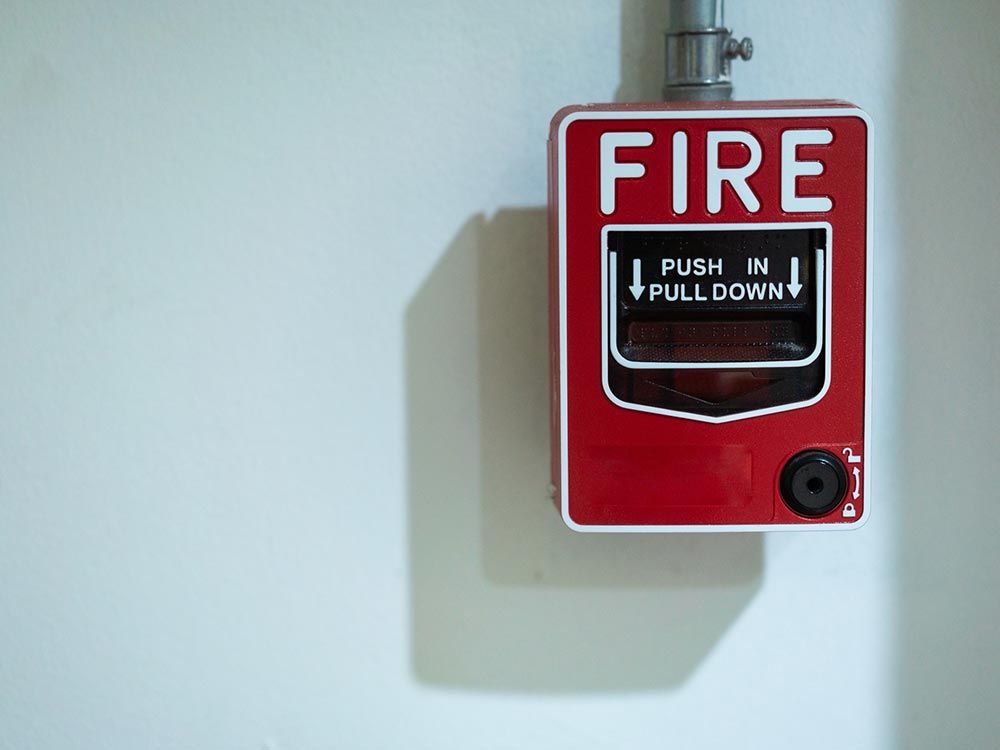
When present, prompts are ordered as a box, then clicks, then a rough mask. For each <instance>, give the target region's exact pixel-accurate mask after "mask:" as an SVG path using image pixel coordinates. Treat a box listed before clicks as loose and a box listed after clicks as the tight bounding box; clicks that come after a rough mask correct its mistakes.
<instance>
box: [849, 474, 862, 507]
mask: <svg viewBox="0 0 1000 750" xmlns="http://www.w3.org/2000/svg"><path fill="white" fill-rule="evenodd" d="M851 497H853V498H854V499H855V500H857V499H858V498H859V497H861V469H859V468H858V467H857V466H855V467H854V492H852V493H851Z"/></svg>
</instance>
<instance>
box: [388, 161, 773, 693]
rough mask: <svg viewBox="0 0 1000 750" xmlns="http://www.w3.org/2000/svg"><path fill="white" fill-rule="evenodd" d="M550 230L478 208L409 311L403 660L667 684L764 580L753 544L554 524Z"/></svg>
mask: <svg viewBox="0 0 1000 750" xmlns="http://www.w3.org/2000/svg"><path fill="white" fill-rule="evenodd" d="M540 158H541V157H540ZM546 233H547V230H546V212H545V211H544V210H542V209H525V210H507V211H501V212H500V213H498V214H497V215H496V216H495V217H494V218H493V219H492V220H486V219H485V218H484V217H482V216H475V217H473V218H472V219H470V220H469V221H468V222H467V223H466V225H465V226H464V227H462V229H461V231H460V232H459V233H458V236H457V237H456V238H455V240H454V241H453V242H452V243H451V245H450V246H449V247H448V248H447V249H446V250H445V251H444V255H443V256H442V258H441V260H440V261H439V262H438V264H437V265H436V267H435V268H434V269H433V271H432V272H431V274H430V276H429V277H428V279H427V280H426V282H425V283H424V284H423V285H422V286H421V288H420V289H419V290H418V292H417V294H416V295H415V296H414V298H413V299H412V301H411V302H410V304H409V306H408V308H407V313H406V369H407V394H406V398H407V419H408V434H407V440H408V452H409V455H408V458H409V499H410V508H409V510H410V517H409V531H410V540H409V542H410V571H411V590H410V595H411V607H412V611H411V616H412V620H411V626H412V632H411V636H412V644H411V645H412V650H411V654H412V660H413V661H412V665H413V669H414V672H415V674H416V676H417V678H418V679H419V680H421V681H423V682H427V683H431V684H437V685H442V686H461V687H468V688H478V689H484V690H509V691H613V690H621V691H624V690H636V689H653V688H667V687H671V686H674V685H677V684H679V683H681V682H682V681H683V680H684V679H685V678H686V677H687V676H688V675H689V674H690V673H691V672H692V670H693V669H694V668H695V667H696V666H697V665H698V663H699V662H700V661H701V660H702V659H703V658H704V657H705V655H706V654H707V653H708V652H709V651H710V650H711V648H712V646H713V645H714V644H715V643H716V642H717V641H718V639H719V637H720V636H721V635H722V634H723V633H724V632H725V630H726V629H727V628H728V627H729V625H730V624H731V623H732V622H733V621H734V620H735V619H736V618H737V617H738V616H739V614H740V612H741V611H742V610H743V609H744V607H746V605H747V603H748V602H749V601H750V599H751V598H752V597H753V595H754V593H755V592H756V590H757V589H758V587H759V581H760V576H761V569H762V541H761V538H760V536H758V535H676V536H656V535H650V536H634V535H581V534H576V533H574V532H571V531H569V530H568V529H567V528H565V526H564V525H563V523H562V520H561V519H560V518H559V515H558V513H557V512H556V510H555V508H554V507H553V505H552V503H551V501H550V500H549V499H548V497H547V494H546V489H547V486H548V483H549V476H548V474H549V437H548V429H549V428H548V409H549V399H548V356H547V351H548V326H547V305H548V301H547V298H548V292H547V277H548V267H547V260H546V257H547V240H546Z"/></svg>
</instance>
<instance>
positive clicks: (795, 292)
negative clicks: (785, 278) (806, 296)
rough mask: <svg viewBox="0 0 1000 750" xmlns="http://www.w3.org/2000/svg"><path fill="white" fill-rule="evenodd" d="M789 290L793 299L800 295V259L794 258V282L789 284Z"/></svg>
mask: <svg viewBox="0 0 1000 750" xmlns="http://www.w3.org/2000/svg"><path fill="white" fill-rule="evenodd" d="M788 291H789V292H791V294H792V299H795V298H796V297H798V296H799V292H801V291H802V285H801V284H800V283H799V259H798V258H792V283H791V284H788Z"/></svg>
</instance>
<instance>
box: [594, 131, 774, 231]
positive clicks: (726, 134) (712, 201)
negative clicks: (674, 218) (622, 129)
mask: <svg viewBox="0 0 1000 750" xmlns="http://www.w3.org/2000/svg"><path fill="white" fill-rule="evenodd" d="M602 138H603V136H602ZM723 143H742V144H743V145H744V146H746V147H747V149H749V151H750V160H749V161H748V162H747V163H746V164H744V165H743V166H742V167H727V168H723V167H720V166H719V147H720V146H721V145H722V144H723ZM761 158H762V153H761V148H760V142H759V141H758V140H757V139H756V138H754V137H753V136H752V135H750V133H746V132H744V131H742V130H718V131H710V132H709V134H708V174H707V182H708V196H707V200H708V212H709V213H710V214H717V213H719V212H720V211H721V210H722V183H723V182H728V183H729V184H730V185H732V187H733V190H734V191H736V195H737V196H738V197H739V199H740V201H741V202H742V203H743V205H744V206H745V207H746V209H747V211H749V212H750V213H752V214H755V213H757V212H758V211H759V210H760V200H759V199H758V198H757V196H756V195H755V194H754V192H753V190H751V189H750V185H748V184H747V180H748V179H749V178H750V176H751V175H753V173H754V172H756V171H757V169H758V168H759V167H760V162H761Z"/></svg>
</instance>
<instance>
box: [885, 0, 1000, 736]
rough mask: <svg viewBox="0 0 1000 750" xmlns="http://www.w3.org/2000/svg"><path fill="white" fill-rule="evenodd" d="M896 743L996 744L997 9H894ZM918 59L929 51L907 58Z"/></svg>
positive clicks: (985, 4)
mask: <svg viewBox="0 0 1000 750" xmlns="http://www.w3.org/2000/svg"><path fill="white" fill-rule="evenodd" d="M898 14H899V18H900V29H899V35H898V40H899V42H898V44H899V47H898V54H899V60H898V64H897V70H898V71H899V73H898V76H899V79H898V86H897V89H896V90H897V92H898V98H897V101H896V120H897V122H898V123H899V129H898V131H897V132H898V134H899V139H898V141H897V142H896V143H895V144H892V151H893V153H892V154H891V158H893V159H894V161H895V163H896V164H897V165H898V169H899V173H898V175H897V179H896V184H897V185H898V186H899V187H900V190H901V191H902V192H901V195H900V198H899V205H900V206H901V214H900V216H899V223H900V228H901V232H902V234H901V238H902V244H901V248H902V252H901V253H900V260H901V263H902V269H901V270H902V272H903V274H904V278H903V282H902V285H901V288H902V290H903V291H902V293H901V295H900V298H901V300H902V305H903V310H902V314H901V315H900V320H901V321H902V322H903V342H902V347H901V351H902V353H903V359H902V361H901V363H900V368H899V369H900V372H901V375H902V381H903V382H902V386H903V387H902V391H901V404H902V408H900V409H899V413H900V414H901V415H902V425H901V428H900V430H899V433H898V434H899V435H900V436H901V440H902V456H901V461H900V462H899V465H900V466H902V467H904V468H905V469H906V471H905V472H902V476H900V477H899V480H900V492H899V496H900V498H901V499H902V502H903V503H904V507H903V508H902V509H901V511H902V512H901V513H900V514H899V518H900V547H899V549H900V556H901V559H900V565H899V576H900V591H899V613H898V616H897V619H898V623H899V631H900V632H899V649H900V653H899V660H898V663H899V666H900V673H899V677H898V680H899V681H898V687H897V690H898V694H899V700H900V705H899V712H898V717H899V723H900V726H899V733H898V734H899V740H898V746H899V747H901V748H934V749H935V750H937V749H938V748H944V747H963V748H966V747H967V748H985V747H996V746H997V742H998V740H997V737H998V735H1000V712H998V711H997V707H998V706H1000V663H998V661H1000V625H998V621H1000V543H998V539H1000V485H998V484H997V478H996V474H997V467H998V465H1000V464H998V459H997V443H998V441H997V437H996V435H997V432H996V429H997V418H998V416H1000V388H998V376H997V373H998V372H1000V345H998V338H997V333H996V320H997V319H998V318H1000V302H998V297H997V280H998V279H1000V253H998V251H997V248H996V240H995V234H996V222H997V195H998V193H1000V178H998V175H1000V151H998V150H997V147H996V139H997V122H1000V99H998V97H997V92H998V91H1000V70H998V66H997V63H998V61H1000V58H998V56H997V52H996V28H997V27H998V25H1000V5H998V4H997V3H996V2H994V1H991V0H977V1H975V2H973V1H971V0H970V1H969V2H961V3H924V2H916V1H915V0H910V1H909V2H903V3H901V4H900V7H899V10H898ZM915 50H925V51H927V50H937V52H936V53H929V54H914V51H915Z"/></svg>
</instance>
